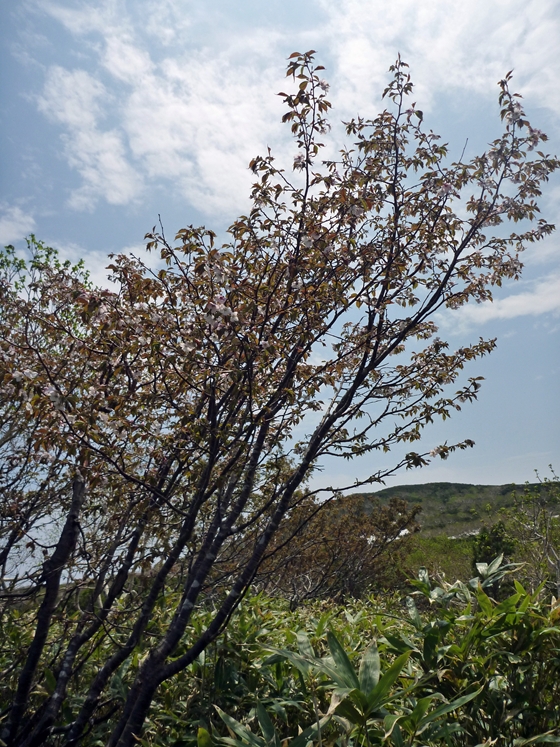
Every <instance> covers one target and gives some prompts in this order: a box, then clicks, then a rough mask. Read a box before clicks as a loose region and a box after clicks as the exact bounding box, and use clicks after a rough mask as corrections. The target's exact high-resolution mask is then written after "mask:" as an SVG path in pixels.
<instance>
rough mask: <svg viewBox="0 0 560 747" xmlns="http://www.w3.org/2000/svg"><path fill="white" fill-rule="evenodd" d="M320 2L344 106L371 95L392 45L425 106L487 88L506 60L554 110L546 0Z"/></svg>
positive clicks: (551, 27) (554, 21)
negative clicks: (446, 95)
mask: <svg viewBox="0 0 560 747" xmlns="http://www.w3.org/2000/svg"><path fill="white" fill-rule="evenodd" d="M320 2H321V5H322V6H323V7H324V8H325V10H326V11H327V12H328V15H329V17H330V24H329V26H328V28H327V29H325V36H326V37H327V38H328V42H329V43H328V46H329V49H331V50H333V52H334V54H335V56H336V60H337V67H338V69H339V74H340V81H339V88H340V90H341V91H343V92H344V96H345V99H346V102H347V106H352V105H354V106H356V104H358V103H359V102H363V100H364V96H365V92H366V91H368V92H370V93H371V94H372V97H373V98H375V99H378V91H379V86H380V84H383V80H384V74H385V69H386V66H387V62H388V61H389V62H390V61H392V60H393V59H394V58H395V56H396V53H397V52H400V53H401V54H402V56H403V58H404V59H405V60H406V61H407V62H409V63H411V64H412V66H413V71H414V79H415V81H416V82H417V91H418V95H419V98H421V99H422V101H423V105H424V106H426V107H428V106H429V105H430V101H431V100H433V98H434V96H435V95H436V94H438V93H441V92H443V91H449V90H451V89H457V90H460V91H461V92H462V93H463V94H465V92H467V91H468V92H471V93H476V94H482V95H484V96H487V95H488V94H489V93H491V92H493V91H494V85H495V83H496V82H497V81H498V80H499V79H500V78H502V77H503V76H504V74H505V73H506V72H507V71H508V70H510V69H512V68H514V69H515V72H516V78H515V82H516V86H518V87H519V88H520V89H521V92H527V94H530V96H531V98H532V100H533V101H535V102H536V103H537V104H539V105H542V106H545V107H547V108H550V109H552V110H553V111H555V112H556V113H560V92H559V91H558V86H557V85H556V81H557V80H558V76H559V73H560V59H559V57H558V54H557V50H556V47H557V39H558V37H559V35H560V19H559V17H558V6H557V3H556V2H555V1H554V0H509V2H493V3H489V2H487V0H465V2H461V3H450V2H448V0H431V1H430V2H423V3H421V2H420V3H419V2H417V0H394V2H392V3H391V7H390V10H389V9H387V8H386V6H385V4H384V3H381V2H364V0H336V1H335V0H320ZM343 82H344V85H341V84H342V83H343ZM468 106H469V100H468V99H465V107H468ZM360 108H363V107H362V106H360Z"/></svg>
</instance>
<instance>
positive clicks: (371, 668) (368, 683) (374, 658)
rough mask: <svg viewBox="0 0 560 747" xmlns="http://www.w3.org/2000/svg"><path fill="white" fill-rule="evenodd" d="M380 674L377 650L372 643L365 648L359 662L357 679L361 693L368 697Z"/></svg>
mask: <svg viewBox="0 0 560 747" xmlns="http://www.w3.org/2000/svg"><path fill="white" fill-rule="evenodd" d="M380 673H381V662H380V660H379V651H378V650H377V645H376V643H375V641H374V642H373V643H370V645H369V646H368V647H367V648H366V650H365V651H364V655H363V656H362V660H361V662H360V672H359V675H358V679H359V681H360V688H361V690H362V692H364V693H365V694H366V695H369V693H370V692H371V690H372V689H373V688H374V687H375V686H376V685H377V683H378V682H379V675H380Z"/></svg>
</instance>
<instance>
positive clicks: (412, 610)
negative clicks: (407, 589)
mask: <svg viewBox="0 0 560 747" xmlns="http://www.w3.org/2000/svg"><path fill="white" fill-rule="evenodd" d="M405 601H406V608H407V610H408V614H409V615H410V619H411V620H412V624H413V625H414V627H415V628H416V630H419V631H420V630H422V620H421V618H420V615H419V613H418V609H417V608H416V604H415V603H414V599H413V598H412V597H407V598H406V600H405Z"/></svg>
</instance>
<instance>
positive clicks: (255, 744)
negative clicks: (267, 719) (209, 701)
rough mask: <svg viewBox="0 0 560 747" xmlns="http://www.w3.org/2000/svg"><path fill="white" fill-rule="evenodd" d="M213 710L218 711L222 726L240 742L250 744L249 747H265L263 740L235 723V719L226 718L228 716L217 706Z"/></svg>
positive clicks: (237, 722)
mask: <svg viewBox="0 0 560 747" xmlns="http://www.w3.org/2000/svg"><path fill="white" fill-rule="evenodd" d="M214 708H215V709H216V710H217V711H218V715H219V716H220V718H221V719H222V721H223V722H224V724H225V725H226V726H227V727H228V728H229V729H231V730H232V731H233V732H234V733H235V734H237V736H238V737H241V739H242V741H243V742H244V743H245V744H250V745H251V747H265V741H264V739H262V738H261V737H258V736H257V735H256V734H253V732H252V731H249V729H248V728H247V727H246V726H244V725H243V724H240V723H239V721H236V719H234V718H232V717H231V716H228V714H227V713H225V712H224V711H222V709H221V708H219V707H218V706H217V705H215V706H214Z"/></svg>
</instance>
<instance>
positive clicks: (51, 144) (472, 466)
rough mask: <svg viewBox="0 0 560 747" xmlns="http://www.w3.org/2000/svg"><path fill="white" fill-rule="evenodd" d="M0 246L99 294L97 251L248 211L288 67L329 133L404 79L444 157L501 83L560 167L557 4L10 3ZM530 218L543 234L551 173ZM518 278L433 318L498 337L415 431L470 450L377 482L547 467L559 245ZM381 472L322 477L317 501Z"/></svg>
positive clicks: (528, 260)
mask: <svg viewBox="0 0 560 747" xmlns="http://www.w3.org/2000/svg"><path fill="white" fill-rule="evenodd" d="M0 37H1V44H0V66H1V70H2V73H1V79H0V98H1V102H2V106H1V108H0V130H1V139H0V143H1V144H0V163H1V167H0V168H1V171H0V244H7V243H12V244H14V245H15V246H16V247H18V248H19V249H21V250H22V249H23V247H24V245H25V242H24V237H25V236H26V235H28V234H29V233H30V232H33V233H35V234H36V236H37V237H38V238H39V239H41V240H43V241H45V242H46V243H47V244H49V245H51V246H54V247H56V248H57V249H58V250H59V251H60V253H61V254H62V255H63V256H64V257H68V258H70V259H73V260H76V259H78V258H84V260H85V261H86V264H87V266H88V267H89V268H90V270H91V272H92V276H93V279H94V280H95V281H96V282H98V283H100V284H105V283H106V280H105V278H106V273H105V271H104V267H105V264H106V256H107V254H108V253H110V252H130V251H132V252H135V253H140V252H142V251H143V236H144V234H145V233H146V232H147V231H149V230H150V229H151V228H152V226H153V225H154V224H156V223H157V222H158V216H159V215H160V216H161V219H162V222H163V225H164V227H165V229H166V232H167V234H169V235H171V234H174V233H175V232H176V231H177V230H178V229H179V228H182V227H184V226H187V225H190V224H194V225H203V224H204V225H206V226H207V227H208V228H212V229H213V230H215V231H218V234H219V235H220V234H221V235H223V232H224V231H225V229H226V228H227V226H228V225H230V224H231V223H232V222H233V220H234V219H235V218H236V217H237V216H238V215H239V214H241V213H243V212H244V211H246V210H247V206H248V204H249V202H248V196H249V190H250V186H251V182H252V178H251V177H252V175H251V172H250V171H249V170H248V168H247V166H248V163H249V161H250V160H251V158H253V157H254V156H255V155H257V154H263V153H265V152H266V148H267V147H268V146H270V147H271V148H272V150H273V152H274V154H275V155H276V157H277V158H278V161H279V162H283V163H285V164H286V166H288V165H289V164H291V163H292V162H293V158H294V154H295V150H296V148H295V144H294V143H293V142H292V141H291V140H290V138H289V135H288V132H287V128H286V127H285V126H283V125H282V124H281V122H280V118H281V115H282V113H283V105H282V102H281V99H280V98H279V97H278V96H277V95H276V94H277V93H278V91H281V90H283V89H284V88H285V87H286V83H285V77H284V73H285V66H286V58H287V57H288V55H289V54H290V53H292V52H294V51H299V52H303V51H307V50H309V49H314V50H317V60H318V62H320V63H321V64H323V65H325V67H326V71H325V73H324V76H325V78H326V79H327V80H328V81H329V83H330V85H331V89H330V92H329V99H330V101H331V102H332V104H333V111H332V114H331V121H332V123H333V130H332V136H333V145H332V147H335V148H339V147H342V145H343V140H342V137H341V126H340V125H339V126H337V123H340V122H341V121H344V120H348V119H349V118H351V117H353V116H356V115H357V114H361V115H362V116H366V117H369V116H371V117H372V116H375V115H376V114H377V113H378V112H379V111H380V110H381V109H382V108H383V103H382V101H381V92H382V91H383V88H384V87H385V84H386V82H387V80H388V76H387V69H388V67H389V65H391V64H392V63H393V61H394V60H395V58H396V56H397V54H398V53H400V54H401V56H402V58H403V59H404V60H405V61H406V62H407V63H408V64H409V65H410V69H411V74H412V78H413V81H414V83H415V95H414V99H415V100H416V103H417V106H418V108H420V109H422V110H423V111H424V118H425V121H426V123H427V126H428V127H430V128H432V129H434V130H435V131H436V132H438V133H439V134H441V135H442V137H443V140H444V141H445V142H448V143H449V146H450V153H451V156H452V157H455V158H458V157H459V155H460V154H461V151H462V150H463V148H464V147H465V143H466V152H465V156H466V157H469V156H470V157H472V156H473V155H475V154H476V153H478V152H482V151H483V150H484V149H485V147H486V144H487V143H488V142H489V141H490V140H492V139H493V138H495V137H497V136H498V135H499V133H500V120H499V108H498V104H497V92H498V88H497V85H496V84H497V82H498V80H500V79H501V78H503V77H504V75H505V74H506V73H507V72H508V71H509V70H511V69H513V71H514V78H513V87H514V88H515V90H516V91H518V92H520V93H521V94H522V95H523V97H524V104H525V108H526V111H527V114H528V115H529V118H530V119H531V121H532V123H533V124H534V125H535V126H536V127H538V128H539V129H541V130H544V131H545V132H547V133H548V135H549V137H550V141H549V143H547V144H546V145H547V152H549V153H556V154H559V153H560V87H559V86H558V80H559V79H560V55H559V54H558V48H559V45H560V6H559V4H558V3H557V2H555V1H552V0H492V2H488V0H462V1H461V2H450V0H422V2H418V0H392V2H391V3H390V4H389V3H387V2H384V1H382V0H297V2H296V0H267V1H266V2H264V0H236V2H233V0H206V2H202V0H134V2H132V1H130V2H126V1H125V0H107V1H106V2H102V1H96V0H90V1H89V2H83V3H82V2H80V1H79V0H72V1H71V2H69V1H67V2H56V1H53V2H50V1H48V0H19V2H17V3H4V4H2V9H1V10H0ZM541 209H542V213H543V215H544V216H545V217H546V218H547V219H548V220H549V221H551V222H553V223H556V224H558V225H560V177H558V176H555V177H554V178H553V179H552V180H551V181H550V183H549V184H548V185H546V190H545V194H544V195H543V198H542V201H541ZM524 262H525V268H524V273H523V277H522V280H521V281H519V282H517V283H508V284H507V285H505V286H504V287H503V288H501V289H499V290H498V291H497V292H496V294H495V300H494V302H493V303H492V304H490V303H484V304H480V305H477V306H474V307H472V308H471V307H467V308H465V309H462V310H460V312H458V313H456V314H454V315H453V318H450V317H442V318H441V319H440V320H439V321H440V323H441V335H442V336H444V337H445V338H446V339H448V340H449V342H450V345H451V346H459V345H462V344H465V343H466V342H469V341H476V340H477V339H478V338H479V337H480V336H483V337H497V338H498V347H497V350H496V351H494V352H493V353H492V355H491V356H489V357H487V358H484V359H482V360H481V361H479V362H475V363H473V364H472V365H471V367H470V368H469V370H468V371H467V374H468V375H469V376H484V377H485V381H484V382H483V387H482V390H481V392H480V395H479V399H478V401H477V402H476V403H475V404H473V405H466V406H465V408H464V410H463V411H462V412H461V413H457V414H456V415H454V416H453V417H452V419H451V420H448V421H446V422H445V423H441V424H436V425H435V426H434V427H433V428H431V429H427V430H426V432H425V438H424V440H423V442H422V445H421V448H426V449H427V450H429V449H430V448H431V447H432V446H434V445H436V444H437V443H440V442H443V441H448V442H449V443H452V442H455V441H459V440H463V439H465V438H472V439H473V440H474V441H475V442H476V446H475V448H474V449H470V450H468V451H467V452H460V453H458V454H454V455H452V456H451V457H449V459H448V460H447V461H445V462H442V461H440V460H437V461H435V462H433V463H432V464H431V465H430V466H429V467H427V468H424V469H422V470H414V471H408V472H404V473H403V472H401V473H399V474H398V475H397V476H395V477H393V478H391V479H389V480H388V482H387V484H388V485H393V484H402V483H417V482H432V481H452V482H465V483H476V484H506V483H511V482H518V483H523V482H525V481H533V480H534V479H535V473H534V471H535V470H537V471H538V472H539V473H540V474H541V476H546V475H548V474H549V471H548V465H549V464H552V465H553V467H555V469H556V471H557V472H558V471H560V396H559V392H560V234H558V233H557V234H553V235H552V236H551V237H549V238H547V239H546V241H544V242H541V243H539V244H538V245H536V246H533V247H531V249H530V250H528V251H527V252H526V253H525V256H524ZM388 465H389V461H388V458H387V457H379V456H373V457H368V458H367V459H366V460H365V461H364V460H361V461H360V462H359V463H358V462H343V463H339V462H336V463H335V462H328V463H326V464H325V466H324V472H323V475H322V477H324V478H325V479H326V480H330V481H331V483H332V484H333V485H342V484H345V483H347V482H352V480H353V479H354V478H355V477H361V476H363V475H365V474H366V473H368V474H369V473H371V472H372V471H374V470H375V469H377V468H378V467H382V466H388Z"/></svg>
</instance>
